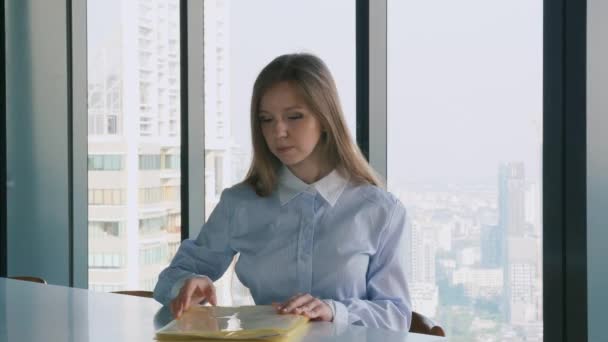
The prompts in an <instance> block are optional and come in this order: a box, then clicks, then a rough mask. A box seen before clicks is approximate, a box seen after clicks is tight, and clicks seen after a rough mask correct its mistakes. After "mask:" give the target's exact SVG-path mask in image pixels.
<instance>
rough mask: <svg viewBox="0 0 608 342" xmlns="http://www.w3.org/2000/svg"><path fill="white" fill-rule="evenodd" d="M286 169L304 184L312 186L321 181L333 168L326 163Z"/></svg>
mask: <svg viewBox="0 0 608 342" xmlns="http://www.w3.org/2000/svg"><path fill="white" fill-rule="evenodd" d="M287 168H288V169H289V171H291V173H293V174H294V175H295V176H296V177H298V178H299V179H300V180H302V181H303V182H304V183H306V184H312V183H314V182H316V181H318V180H320V179H322V178H323V177H325V176H327V175H328V174H329V173H330V172H331V171H332V170H333V166H331V165H329V164H327V163H325V164H318V165H292V166H287Z"/></svg>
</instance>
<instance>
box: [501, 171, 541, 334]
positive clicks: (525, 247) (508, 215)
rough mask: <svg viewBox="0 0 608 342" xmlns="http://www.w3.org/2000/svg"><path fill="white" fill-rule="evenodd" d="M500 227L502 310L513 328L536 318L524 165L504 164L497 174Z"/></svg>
mask: <svg viewBox="0 0 608 342" xmlns="http://www.w3.org/2000/svg"><path fill="white" fill-rule="evenodd" d="M498 174H499V176H498V184H499V193H498V197H499V198H498V205H499V208H498V209H499V227H500V230H501V233H502V234H501V235H502V244H501V245H502V260H503V267H504V293H503V294H504V309H505V315H506V319H507V320H508V321H509V322H510V323H511V324H514V325H517V324H526V323H529V322H532V321H535V320H536V319H537V315H538V313H537V306H536V304H535V296H533V294H534V293H535V289H534V286H535V284H536V279H537V275H538V270H537V261H538V259H537V258H538V249H537V246H536V240H535V239H536V238H535V237H532V236H526V222H525V212H524V208H525V191H526V187H525V176H524V165H523V163H519V162H518V163H507V164H502V165H500V167H499V172H498Z"/></svg>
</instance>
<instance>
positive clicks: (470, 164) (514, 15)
mask: <svg viewBox="0 0 608 342" xmlns="http://www.w3.org/2000/svg"><path fill="white" fill-rule="evenodd" d="M205 1H210V0H205ZM119 3H120V2H119V1H118V0H103V1H99V0H89V1H88V6H89V12H90V13H95V15H90V16H89V18H88V20H89V29H90V32H89V40H90V43H91V42H95V41H99V40H100V39H103V38H102V37H103V35H104V33H103V32H104V30H94V29H91V28H92V27H95V26H98V25H102V26H104V27H106V28H108V27H112V26H113V23H114V22H117V20H119V19H120V18H119V17H118V16H117V15H116V12H115V8H117V6H118V4H119ZM388 6H389V9H388V19H389V20H388V111H389V112H388V115H389V117H388V121H389V125H388V161H389V168H388V171H389V185H391V186H398V184H402V183H406V182H412V181H423V182H432V183H440V184H442V183H446V182H473V183H476V182H484V183H495V182H496V181H497V180H496V178H497V169H498V164H499V163H500V162H505V161H523V162H524V163H525V164H526V174H527V176H528V178H533V179H536V178H537V177H536V176H537V175H538V174H539V172H540V170H539V168H540V158H541V155H540V144H541V141H540V140H541V137H542V135H541V133H540V132H541V128H542V121H541V120H542V1H540V0H510V1H504V0H503V1H495V0H461V1H453V0H429V1H411V0H389V1H388ZM355 29H356V27H355V1H354V0H331V1H327V0H307V1H297V0H254V1H252V0H232V1H230V41H231V44H230V49H231V53H230V63H229V67H230V73H231V79H230V90H231V94H230V96H231V118H232V129H233V136H234V137H235V139H236V140H237V142H239V143H240V144H241V145H242V146H243V147H244V148H245V149H249V148H250V134H249V101H250V97H251V88H252V85H253V81H254V78H255V77H256V75H257V73H258V72H259V71H260V70H261V68H262V67H263V66H264V65H265V64H267V63H268V62H269V61H270V60H272V59H273V58H274V57H276V56H278V55H280V54H283V53H289V52H295V51H307V52H313V53H316V54H317V55H319V56H320V57H321V58H322V59H324V60H325V61H326V63H327V64H328V66H329V68H330V70H331V71H332V73H333V74H334V76H335V78H336V81H337V84H338V88H339V92H340V96H341V99H342V102H343V108H344V111H345V114H346V117H347V120H348V121H349V127H350V128H351V132H352V133H353V135H354V133H355V132H354V128H355V115H356V113H355V89H356V84H355V82H356V75H355V34H356V31H355Z"/></svg>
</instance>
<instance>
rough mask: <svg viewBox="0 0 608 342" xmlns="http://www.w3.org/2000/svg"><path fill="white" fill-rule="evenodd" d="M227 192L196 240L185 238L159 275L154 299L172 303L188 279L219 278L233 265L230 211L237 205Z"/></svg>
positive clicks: (166, 303) (224, 192) (165, 303)
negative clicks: (232, 201)
mask: <svg viewBox="0 0 608 342" xmlns="http://www.w3.org/2000/svg"><path fill="white" fill-rule="evenodd" d="M227 192H228V190H224V191H223V192H222V196H221V198H220V202H219V203H218V205H217V206H216V207H215V209H214V210H213V212H212V213H211V216H210V217H209V220H207V222H206V223H205V224H204V225H203V227H202V228H201V231H200V233H199V235H198V237H197V238H196V240H192V239H188V240H184V241H183V242H182V243H181V245H180V247H179V249H178V251H177V253H176V254H175V257H174V258H173V260H172V261H171V264H170V265H169V267H167V268H166V269H164V270H163V271H162V272H161V273H160V275H159V276H158V282H157V283H156V287H155V288H154V298H155V299H156V300H157V301H159V302H160V303H162V304H164V305H168V304H169V302H170V301H171V300H172V299H173V298H174V297H175V296H176V295H177V294H178V293H179V290H180V289H181V287H182V285H183V284H184V282H185V281H186V280H188V279H190V278H193V277H209V278H210V279H211V280H212V281H215V280H217V279H219V278H220V277H221V276H222V274H224V272H225V271H226V269H227V268H228V266H229V265H230V261H231V260H232V257H233V256H234V254H235V252H234V251H233V250H232V249H231V248H230V227H231V222H230V219H231V215H230V212H231V211H232V210H233V208H234V207H233V204H232V203H231V201H230V199H229V197H230V196H229V195H228V194H227Z"/></svg>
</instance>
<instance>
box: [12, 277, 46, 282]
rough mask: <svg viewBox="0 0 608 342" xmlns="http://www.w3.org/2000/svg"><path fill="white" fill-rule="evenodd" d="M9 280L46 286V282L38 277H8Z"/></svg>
mask: <svg viewBox="0 0 608 342" xmlns="http://www.w3.org/2000/svg"><path fill="white" fill-rule="evenodd" d="M8 279H14V280H23V281H31V282H32V283H40V284H46V280H44V279H42V278H38V277H29V276H14V277H8Z"/></svg>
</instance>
